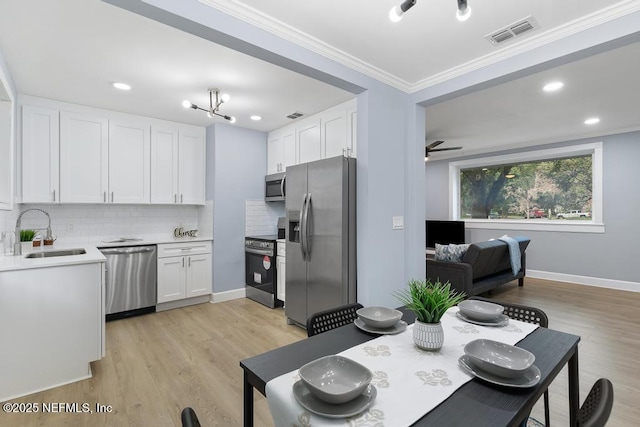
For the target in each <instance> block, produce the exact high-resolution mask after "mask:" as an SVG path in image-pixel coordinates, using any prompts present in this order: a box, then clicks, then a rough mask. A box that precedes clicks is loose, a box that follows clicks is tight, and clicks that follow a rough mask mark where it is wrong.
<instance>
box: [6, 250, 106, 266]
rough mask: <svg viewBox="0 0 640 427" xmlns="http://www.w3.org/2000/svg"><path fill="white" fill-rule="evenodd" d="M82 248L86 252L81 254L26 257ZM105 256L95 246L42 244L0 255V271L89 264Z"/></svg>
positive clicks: (99, 260)
mask: <svg viewBox="0 0 640 427" xmlns="http://www.w3.org/2000/svg"><path fill="white" fill-rule="evenodd" d="M78 248H82V249H84V250H85V251H86V252H87V253H86V254H82V255H65V256H55V257H48V258H26V255H28V254H29V253H31V252H46V251H56V250H61V249H78ZM104 261H106V258H105V257H104V255H102V252H100V251H99V250H98V249H97V248H96V247H95V246H90V245H62V244H54V245H52V246H42V247H39V248H33V249H32V250H29V251H24V252H23V254H22V255H18V256H15V255H7V256H0V272H3V271H12V270H28V269H32V268H44V267H57V266H63V265H73V264H90V263H95V262H104Z"/></svg>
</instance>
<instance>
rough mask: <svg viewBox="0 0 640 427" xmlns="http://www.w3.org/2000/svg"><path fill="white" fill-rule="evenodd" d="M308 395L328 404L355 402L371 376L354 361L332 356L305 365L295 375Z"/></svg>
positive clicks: (363, 367)
mask: <svg viewBox="0 0 640 427" xmlns="http://www.w3.org/2000/svg"><path fill="white" fill-rule="evenodd" d="M298 374H300V379H301V380H302V382H303V383H304V385H305V386H307V388H308V389H309V391H310V392H311V394H313V395H314V396H315V397H317V398H318V399H320V400H323V401H325V402H328V403H334V404H340V403H345V402H348V401H350V400H353V399H355V398H356V397H358V396H359V395H360V394H362V393H363V392H364V390H365V389H366V388H367V386H368V385H369V383H370V382H371V379H372V378H373V373H372V372H371V371H370V370H369V369H367V368H366V367H365V366H362V365H361V364H359V363H358V362H356V361H353V360H351V359H348V358H346V357H342V356H337V355H332V356H325V357H321V358H320V359H316V360H314V361H312V362H309V363H307V364H306V365H304V366H303V367H302V368H300V370H299V371H298Z"/></svg>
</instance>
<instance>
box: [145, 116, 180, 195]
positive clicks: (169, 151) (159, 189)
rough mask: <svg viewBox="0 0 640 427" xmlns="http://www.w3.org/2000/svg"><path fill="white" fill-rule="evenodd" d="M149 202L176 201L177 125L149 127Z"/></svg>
mask: <svg viewBox="0 0 640 427" xmlns="http://www.w3.org/2000/svg"><path fill="white" fill-rule="evenodd" d="M151 203H165V204H169V203H178V128H177V127H162V126H152V127H151Z"/></svg>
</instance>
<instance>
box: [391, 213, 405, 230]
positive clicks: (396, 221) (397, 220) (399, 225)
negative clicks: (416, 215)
mask: <svg viewBox="0 0 640 427" xmlns="http://www.w3.org/2000/svg"><path fill="white" fill-rule="evenodd" d="M391 228H392V229H393V230H402V229H403V228H404V217H403V216H394V217H393V226H392V227H391Z"/></svg>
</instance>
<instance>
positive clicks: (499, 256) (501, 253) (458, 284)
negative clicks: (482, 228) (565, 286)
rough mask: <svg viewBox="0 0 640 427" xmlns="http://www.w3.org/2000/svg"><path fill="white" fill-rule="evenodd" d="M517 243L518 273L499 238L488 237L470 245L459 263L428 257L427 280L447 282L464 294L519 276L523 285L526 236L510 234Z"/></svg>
mask: <svg viewBox="0 0 640 427" xmlns="http://www.w3.org/2000/svg"><path fill="white" fill-rule="evenodd" d="M513 239H515V240H516V241H517V242H518V244H519V246H520V254H521V263H522V266H521V268H520V271H519V272H518V274H516V275H514V274H513V271H512V269H511V259H510V256H509V246H508V245H507V244H506V243H505V242H503V241H501V240H488V241H485V242H478V243H473V244H471V245H469V248H468V249H467V252H466V253H465V254H464V256H463V257H462V260H461V262H450V261H436V260H435V259H433V258H427V279H431V281H432V282H433V281H436V280H440V281H441V282H443V283H444V282H450V283H451V287H452V288H454V289H456V290H457V291H462V292H464V293H465V294H467V296H469V297H470V296H473V295H478V294H481V293H484V292H487V291H490V290H492V289H494V288H496V287H497V286H500V285H502V284H504V283H509V282H511V281H513V280H516V279H518V285H519V286H523V285H524V276H525V273H526V262H525V261H526V252H525V251H526V249H527V246H529V242H530V241H531V240H530V239H529V238H528V237H524V236H517V237H513Z"/></svg>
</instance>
